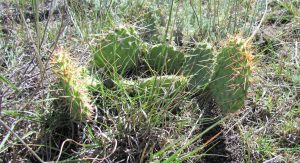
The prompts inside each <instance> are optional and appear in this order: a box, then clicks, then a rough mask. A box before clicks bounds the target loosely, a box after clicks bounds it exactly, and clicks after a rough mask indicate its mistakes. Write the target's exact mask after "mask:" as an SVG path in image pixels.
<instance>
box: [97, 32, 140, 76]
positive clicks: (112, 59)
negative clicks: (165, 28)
mask: <svg viewBox="0 0 300 163" xmlns="http://www.w3.org/2000/svg"><path fill="white" fill-rule="evenodd" d="M140 43H141V41H140V38H139V37H138V35H137V32H136V31H135V30H134V29H133V28H119V29H116V30H115V31H113V32H110V33H109V34H108V35H107V36H106V37H105V38H104V39H103V40H102V41H101V42H100V46H99V47H97V48H95V49H94V63H95V64H96V66H98V67H100V68H105V69H107V70H113V69H116V70H117V71H118V72H125V71H126V70H128V69H129V68H132V67H133V66H135V65H136V64H137V62H138V55H139V45H140Z"/></svg>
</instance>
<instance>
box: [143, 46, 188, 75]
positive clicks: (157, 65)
mask: <svg viewBox="0 0 300 163" xmlns="http://www.w3.org/2000/svg"><path fill="white" fill-rule="evenodd" d="M145 60H146V62H147V63H148V65H149V66H150V67H151V69H153V70H154V71H156V72H158V73H162V72H166V73H167V74H174V73H177V72H179V71H180V70H182V66H183V64H184V62H185V57H184V54H183V53H182V52H180V51H179V50H177V49H176V48H175V47H173V46H168V45H164V44H158V45H154V46H153V47H152V48H151V49H150V51H149V53H148V54H147V55H146V56H145Z"/></svg>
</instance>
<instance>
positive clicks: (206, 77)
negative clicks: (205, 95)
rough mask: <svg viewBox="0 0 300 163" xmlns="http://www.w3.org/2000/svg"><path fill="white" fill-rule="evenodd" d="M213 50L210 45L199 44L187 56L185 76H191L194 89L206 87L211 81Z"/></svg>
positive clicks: (190, 83)
mask: <svg viewBox="0 0 300 163" xmlns="http://www.w3.org/2000/svg"><path fill="white" fill-rule="evenodd" d="M213 57H214V56H213V50H212V48H211V46H210V45H209V44H206V43H199V44H198V45H196V47H195V48H193V49H192V50H191V51H190V52H189V54H188V55H186V62H185V63H184V75H186V76H188V75H189V76H190V79H189V85H190V86H191V87H192V88H200V87H205V86H206V85H208V83H209V82H210V80H211V77H212V72H213V66H214V60H213Z"/></svg>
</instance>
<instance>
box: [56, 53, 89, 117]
mask: <svg viewBox="0 0 300 163" xmlns="http://www.w3.org/2000/svg"><path fill="white" fill-rule="evenodd" d="M51 64H52V65H53V72H54V73H55V74H56V75H57V76H58V78H59V79H60V84H61V87H63V88H64V90H65V96H67V97H68V101H69V103H70V116H71V117H72V118H73V119H74V120H88V119H91V118H92V113H93V110H94V107H93V105H92V104H91V99H90V95H89V92H88V86H89V85H90V84H91V83H92V82H91V81H90V80H89V81H86V80H85V76H84V75H83V70H82V68H80V67H79V66H78V64H77V63H76V61H74V60H73V59H72V58H71V56H70V54H69V53H68V52H66V51H64V50H63V49H59V50H57V51H55V53H54V54H53V57H52V58H51ZM78 67H79V68H78Z"/></svg>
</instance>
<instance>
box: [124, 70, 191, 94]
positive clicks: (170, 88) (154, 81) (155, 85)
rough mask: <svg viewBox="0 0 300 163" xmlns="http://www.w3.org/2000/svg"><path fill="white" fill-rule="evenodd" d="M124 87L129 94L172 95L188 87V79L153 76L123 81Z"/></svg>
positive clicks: (171, 76)
mask: <svg viewBox="0 0 300 163" xmlns="http://www.w3.org/2000/svg"><path fill="white" fill-rule="evenodd" d="M121 82H122V85H123V86H124V85H125V86H126V90H127V91H128V92H137V91H139V94H145V93H149V92H152V91H156V92H155V93H156V94H160V95H161V94H164V93H172V92H175V91H178V89H184V88H185V86H187V82H188V79H187V78H186V77H184V76H178V75H164V76H153V77H150V78H141V79H138V80H123V81H121Z"/></svg>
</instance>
